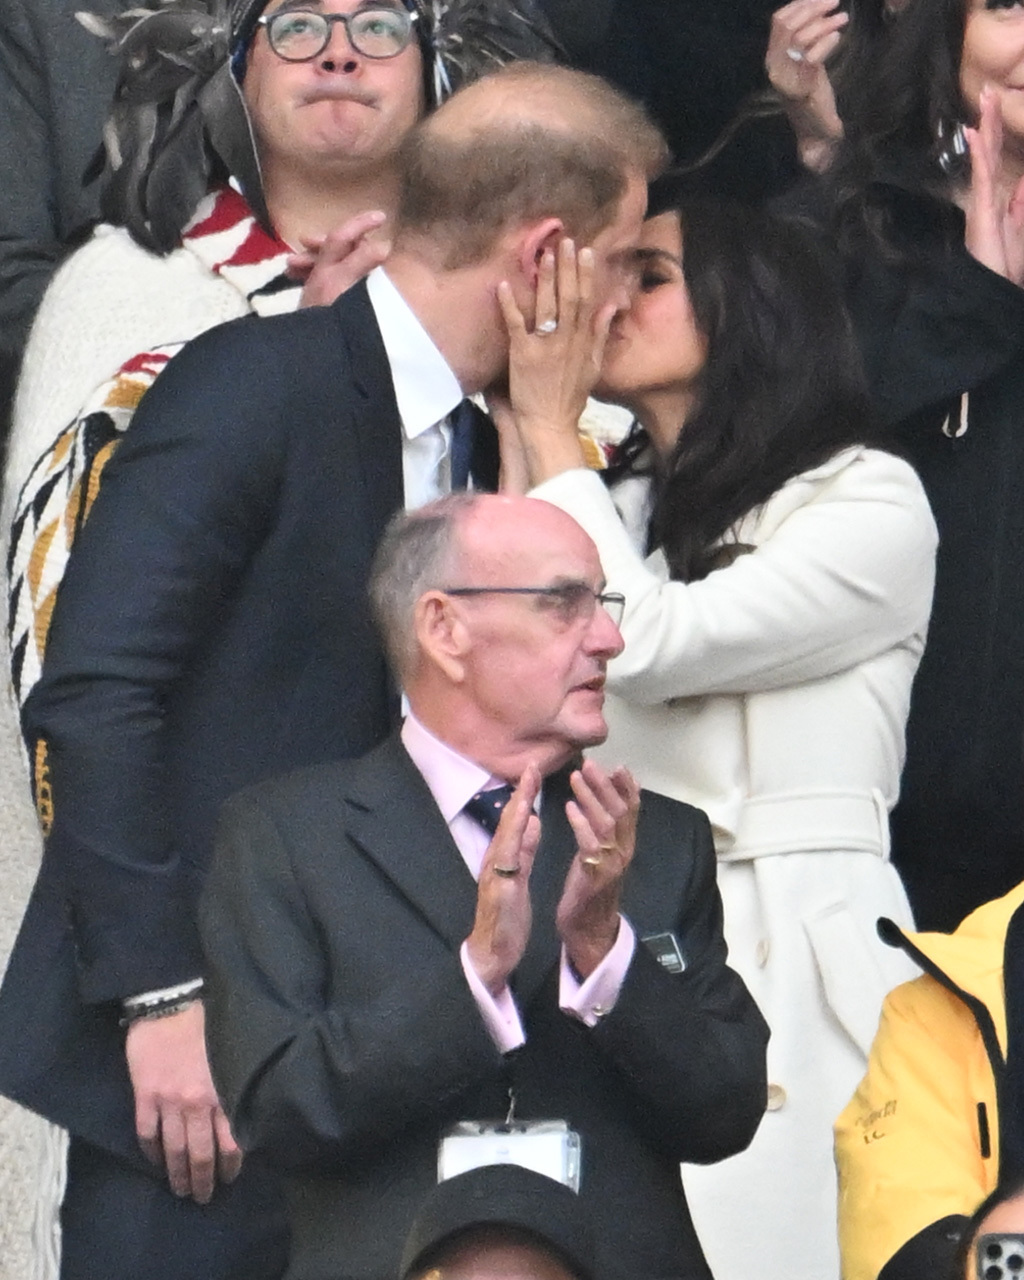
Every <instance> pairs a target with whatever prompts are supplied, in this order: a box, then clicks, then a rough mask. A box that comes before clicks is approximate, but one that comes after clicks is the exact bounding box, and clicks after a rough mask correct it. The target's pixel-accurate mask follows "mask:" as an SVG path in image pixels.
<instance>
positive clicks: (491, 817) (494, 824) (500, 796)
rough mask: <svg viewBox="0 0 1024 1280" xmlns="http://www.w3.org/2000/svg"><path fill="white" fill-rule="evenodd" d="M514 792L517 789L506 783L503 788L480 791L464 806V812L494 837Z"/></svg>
mask: <svg viewBox="0 0 1024 1280" xmlns="http://www.w3.org/2000/svg"><path fill="white" fill-rule="evenodd" d="M514 790H515V787H510V786H509V785H508V784H507V783H506V784H505V786H503V787H492V788H491V789H490V791H478V792H477V793H476V795H475V796H474V797H473V798H472V800H468V801H467V802H466V803H465V804H464V805H463V806H462V812H463V813H468V814H469V816H470V817H471V818H475V819H476V821H477V822H479V823H480V825H481V826H482V827H483V829H484V830H485V831H486V832H488V833H489V834H490V835H492V836H493V835H494V833H495V831H497V829H498V823H499V822H500V821H501V815H502V814H503V813H504V812H505V806H506V805H507V804H508V802H509V801H510V800H511V799H512V792H513V791H514Z"/></svg>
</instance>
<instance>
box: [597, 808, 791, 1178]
mask: <svg viewBox="0 0 1024 1280" xmlns="http://www.w3.org/2000/svg"><path fill="white" fill-rule="evenodd" d="M644 807H646V809H647V810H648V813H647V815H646V817H647V820H646V821H644V822H643V824H642V826H641V828H640V831H639V833H638V839H639V840H644V841H648V840H650V841H657V842H658V845H659V849H660V850H661V851H663V853H664V858H663V860H662V861H663V865H669V863H670V862H675V863H677V864H678V863H679V862H680V861H684V862H685V861H686V860H687V859H688V860H689V863H690V867H691V872H690V875H689V877H688V880H687V883H686V884H685V887H684V888H683V890H682V892H681V894H680V900H681V906H680V909H679V912H678V915H677V918H676V920H675V923H674V930H673V931H674V933H675V936H676V938H677V939H678V942H679V945H680V948H681V950H682V953H683V957H684V959H685V968H684V970H683V971H682V973H675V974H673V973H670V972H669V971H668V970H666V969H665V968H664V967H663V966H662V965H661V964H660V963H659V962H658V960H656V959H655V957H654V956H653V954H652V953H651V952H650V951H649V950H648V948H647V946H646V945H645V944H644V943H643V942H642V941H638V943H637V946H636V950H635V952H634V955H633V960H632V962H631V964H630V966H629V969H628V970H627V972H626V977H625V981H624V982H623V985H622V990H621V991H620V993H619V998H618V1000H617V1001H616V1003H615V1007H614V1008H613V1009H612V1011H611V1012H610V1013H609V1014H608V1016H607V1017H606V1018H604V1019H603V1020H602V1021H601V1022H599V1023H598V1025H597V1026H596V1027H595V1028H594V1029H593V1030H592V1031H591V1032H589V1034H590V1035H591V1036H592V1037H593V1041H594V1044H595V1047H596V1048H597V1049H599V1051H600V1052H602V1053H604V1054H605V1055H607V1057H608V1058H609V1059H610V1060H611V1061H612V1062H613V1063H614V1064H615V1066H616V1068H617V1069H618V1072H619V1074H620V1075H621V1077H622V1079H623V1082H624V1085H625V1086H626V1090H627V1092H628V1097H629V1098H630V1100H631V1102H630V1104H628V1105H630V1107H631V1111H632V1114H633V1118H634V1123H636V1125H637V1126H638V1128H640V1129H641V1130H642V1131H643V1132H644V1133H645V1134H646V1136H647V1138H648V1140H649V1141H650V1142H651V1143H652V1145H654V1146H656V1147H659V1148H661V1149H663V1150H667V1151H668V1152H669V1153H670V1154H671V1155H672V1157H673V1158H674V1159H676V1160H685V1161H688V1162H693V1163H698V1164H702V1163H710V1162H712V1161H715V1160H721V1159H724V1158H725V1157H726V1156H729V1155H733V1154H734V1153H735V1152H737V1151H742V1150H743V1149H744V1148H745V1147H746V1146H747V1145H748V1144H749V1142H750V1141H751V1139H752V1138H753V1136H754V1133H755V1131H756V1129H757V1126H758V1124H759V1123H760V1120H761V1117H762V1116H763V1114H764V1109H765V1099H766V1097H767V1087H768V1086H767V1067H766V1061H765V1049H766V1046H767V1043H768V1027H767V1024H766V1023H765V1021H764V1019H763V1018H762V1016H761V1013H760V1011H759V1010H758V1008H757V1005H756V1004H755V1003H754V1000H753V997H752V996H751V995H750V993H749V992H748V991H747V988H746V986H745V985H744V983H743V981H742V979H741V978H740V977H739V975H738V974H736V973H734V972H733V971H732V970H731V969H730V968H729V967H728V966H727V964H726V959H727V951H726V944H725V938H724V936H723V933H722V904H721V899H720V897H719V894H718V887H717V882H716V862H715V853H714V846H713V844H712V839H711V828H710V826H709V825H708V822H707V819H706V817H705V816H704V814H702V813H699V812H698V811H696V810H693V809H691V808H689V806H685V805H680V804H677V803H676V802H674V801H671V800H667V799H665V798H663V797H661V796H655V795H653V794H651V793H649V792H645V793H644V799H643V807H642V808H641V814H642V815H643V813H644ZM639 847H640V846H639V845H638V848H639ZM688 855H689V857H688ZM626 914H627V915H628V914H629V912H628V910H627V913H626ZM632 923H633V925H634V928H635V929H636V931H637V933H638V934H641V935H642V934H643V932H644V929H643V923H642V921H641V920H639V919H634V920H633V921H632Z"/></svg>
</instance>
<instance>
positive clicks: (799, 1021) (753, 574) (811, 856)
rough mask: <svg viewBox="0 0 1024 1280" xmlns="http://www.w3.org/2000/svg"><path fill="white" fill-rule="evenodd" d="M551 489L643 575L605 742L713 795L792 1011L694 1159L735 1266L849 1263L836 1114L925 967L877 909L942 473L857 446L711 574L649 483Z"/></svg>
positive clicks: (620, 574)
mask: <svg viewBox="0 0 1024 1280" xmlns="http://www.w3.org/2000/svg"><path fill="white" fill-rule="evenodd" d="M534 496H535V497H542V498H546V499H547V500H548V501H550V502H553V503H555V504H556V505H557V506H559V507H561V508H562V509H563V510H565V511H567V512H568V513H569V514H570V515H572V516H574V517H575V518H576V519H577V520H578V521H579V523H580V524H581V525H582V526H583V527H584V528H585V529H586V530H587V532H588V533H589V534H590V535H591V537H592V538H593V539H594V541H595V543H596V544H597V547H598V550H599V552H600V555H601V560H602V564H603V567H604V571H605V574H606V577H607V581H608V587H609V589H611V590H616V591H621V592H623V594H624V595H625V596H626V613H625V617H624V619H623V624H622V632H623V635H624V637H625V639H626V649H625V651H624V653H623V654H622V655H621V656H620V657H619V658H616V659H615V660H614V661H613V662H612V663H611V666H610V669H609V689H610V690H611V691H612V696H610V697H609V703H608V722H609V728H610V733H609V738H608V742H607V744H606V745H605V746H604V747H603V748H602V749H601V750H600V751H599V752H598V753H597V754H598V755H599V757H600V758H602V759H603V760H605V761H606V762H609V763H620V762H624V763H626V764H627V765H629V766H630V768H632V769H633V770H634V772H635V773H636V774H637V775H638V777H639V779H640V781H641V782H642V783H643V785H644V786H645V787H648V788H651V789H653V790H655V791H661V792H663V793H664V794H666V795H670V796H673V797H675V798H677V799H680V800H685V801H688V802H689V803H691V804H694V805H697V806H698V807H700V808H702V809H705V810H706V811H707V813H708V814H709V816H710V818H711V821H712V826H713V828H714V832H715V842H716V848H717V851H718V856H719V887H720V889H721V893H722V899H723V907H724V912H725V933H726V938H727V940H728V943H729V951H730V964H731V965H732V966H733V968H735V969H736V970H737V971H738V972H739V973H740V974H741V975H742V977H743V978H744V980H745V981H746V983H747V985H748V987H749V988H750V990H751V992H752V993H753V995H754V997H755V998H756V999H757V1001H758V1003H759V1004H760V1006H761V1008H762V1011H763V1012H764V1014H765V1016H766V1017H767V1019H768V1022H769V1024H770V1026H771V1028H772V1039H771V1043H770V1045H769V1051H768V1065H769V1080H770V1082H771V1084H770V1088H769V1096H768V1100H767V1112H766V1115H765V1118H764V1121H763V1122H762V1125H761V1128H760V1130H759V1131H758V1134H757V1136H756V1137H755V1139H754V1142H753V1144H752V1146H751V1147H750V1148H749V1150H748V1151H746V1152H744V1153H742V1154H741V1155H739V1156H736V1157H733V1158H732V1159H730V1160H727V1161H725V1162H723V1163H721V1164H719V1165H715V1166H712V1167H709V1168H697V1167H693V1166H687V1167H685V1168H684V1171H683V1174H684V1177H683V1180H684V1183H685V1185H686V1191H687V1198H688V1200H689V1203H690V1207H691V1211H692V1214H693V1219H694V1223H695V1225H696V1227H697V1231H698V1234H699V1235H700V1237H701V1241H702V1243H703V1245H704V1247H705V1251H706V1253H707V1256H708V1261H709V1263H710V1265H711V1270H712V1271H713V1273H714V1275H715V1277H716V1280H741V1277H743V1278H745V1277H748V1276H752V1275H756V1276H758V1277H759V1280H835V1277H837V1276H838V1274H839V1262H838V1248H837V1244H836V1238H835V1217H836V1215H835V1175H834V1169H833V1164H832V1133H831V1126H832V1121H833V1120H834V1119H835V1117H836V1115H837V1114H838V1112H839V1111H840V1110H841V1109H842V1107H843V1106H844V1105H845V1103H846V1101H847V1100H848V1099H849V1097H850V1095H851V1093H852V1092H853V1090H854V1088H855V1086H856V1084H857V1081H858V1080H859V1078H860V1076H861V1074H862V1073H863V1070H864V1066H865V1061H866V1055H867V1051H868V1048H869V1047H870V1044H871V1040H872V1037H873V1036H874V1032H875V1028H876V1025H877V1021H878V1015H879V1011H880V1007H881V1002H882V998H883V996H884V995H885V993H886V992H887V991H888V990H889V989H890V988H891V987H893V986H895V985H896V984H897V983H899V982H901V981H903V980H905V979H906V978H908V977H912V976H915V971H914V969H913V967H912V966H911V964H910V962H909V961H908V960H907V958H906V957H905V956H903V955H902V954H901V953H896V952H893V951H892V950H890V949H889V948H888V947H885V946H883V945H882V943H881V942H880V941H879V939H878V937H877V934H876V932H875V921H876V919H877V917H879V916H882V915H887V916H891V917H892V918H894V919H896V920H897V921H899V922H900V923H901V924H904V925H909V924H910V923H911V915H910V908H909V905H908V903H907V899H906V895H905V894H904V891H903V888H902V885H901V883H900V880H899V877H898V876H897V874H896V871H895V869H894V868H893V867H892V866H891V865H890V863H889V861H888V852H889V836H888V820H887V816H888V811H889V810H890V809H891V808H892V807H893V805H894V804H895V802H896V798H897V793H898V787H899V775H900V769H901V766H902V762H903V754H904V725H905V722H906V717H907V711H908V706H909V699H910V688H911V682H912V680H913V676H914V672H915V670H916V668H917V664H918V661H919V659H920V656H921V652H922V649H923V646H924V641H925V634H926V627H927V621H928V613H929V609H930V605H931V595H932V586H933V578H934V560H935V550H936V543H937V535H936V531H935V525H934V521H933V520H932V516H931V511H930V509H929V506H928V502H927V500H926V498H925V495H924V491H923V489H922V487H921V484H920V482H919V480H918V478H917V476H916V474H915V473H914V471H913V470H912V469H911V468H910V466H908V465H907V464H906V463H905V462H903V461H901V460H900V459H898V458H896V457H893V456H892V455H890V454H887V453H883V452H880V451H877V450H871V449H866V448H851V449H847V450H844V451H843V452H841V453H839V454H837V455H836V456H835V457H833V458H832V459H830V460H829V461H828V462H827V463H825V464H824V465H822V466H819V467H816V468H815V469H813V470H811V471H807V472H805V473H804V474H802V475H799V476H796V477H794V478H793V479H791V480H790V481H788V482H787V483H786V484H785V485H783V486H782V488H781V489H779V490H778V492H776V493H775V494H774V495H773V496H772V497H771V498H770V499H769V500H768V501H767V502H766V503H764V504H763V506H762V507H760V508H759V509H757V510H755V511H753V512H751V513H749V514H748V515H747V516H746V517H744V518H743V519H742V520H741V521H740V522H739V523H738V525H737V526H735V527H734V529H733V530H731V532H730V534H729V536H728V537H727V538H726V539H725V543H726V544H731V543H735V544H736V546H735V547H734V548H733V550H734V552H735V553H736V554H735V556H734V558H732V559H731V562H729V563H727V564H726V565H725V567H723V568H720V569H717V570H716V571H715V572H713V573H711V574H710V575H709V576H708V577H707V578H705V579H704V580H703V581H700V582H694V583H682V582H672V581H669V580H668V574H667V568H666V564H665V560H664V557H663V556H662V555H661V553H660V552H655V553H654V554H653V555H651V556H649V557H647V559H646V560H645V559H644V558H643V557H642V555H641V554H640V553H639V552H638V550H637V546H638V545H640V544H642V541H643V529H644V527H645V525H646V510H645V504H646V488H645V486H644V485H643V484H642V482H639V481H634V480H631V481H627V482H626V483H625V484H624V485H622V486H620V487H619V489H618V490H616V492H615V494H614V501H613V495H611V494H609V492H608V491H607V490H606V489H605V487H604V486H603V485H602V483H601V480H600V479H599V477H597V476H595V475H590V474H587V473H585V472H583V471H572V472H566V473H564V474H563V475H561V476H558V477H556V478H555V479H553V480H551V481H548V482H547V483H545V484H544V485H541V486H539V487H538V488H537V489H535V490H534ZM616 503H617V504H618V505H619V507H620V508H621V510H622V515H623V517H624V518H625V521H626V524H628V525H629V526H630V528H629V529H627V527H626V525H625V524H624V523H623V519H622V518H620V514H619V511H618V510H617V509H616V505H615V504H616ZM684 946H685V942H684Z"/></svg>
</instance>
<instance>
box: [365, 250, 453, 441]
mask: <svg viewBox="0 0 1024 1280" xmlns="http://www.w3.org/2000/svg"><path fill="white" fill-rule="evenodd" d="M366 289H367V292H368V293H369V295H370V304H371V306H372V307H373V311H374V314H375V315H376V317H377V324H378V326H379V327H380V336H381V338H382V339H383V342H384V350H385V351H386V352H387V357H388V364H389V365H390V366H391V380H392V382H393V383H394V387H395V400H396V402H397V404H398V415H399V417H400V418H401V420H402V430H403V431H404V432H405V436H406V439H408V440H414V439H415V438H416V437H417V436H419V435H422V434H423V432H424V431H427V430H429V429H430V428H431V427H433V426H435V425H436V424H437V423H438V422H441V421H442V420H443V419H444V418H447V416H448V414H450V413H451V411H452V410H453V409H454V408H455V407H456V405H458V404H459V403H461V401H462V399H463V394H462V388H461V387H460V386H459V383H458V379H457V378H456V377H455V374H454V373H452V371H451V369H450V368H449V367H448V363H447V361H446V360H445V358H444V356H443V355H442V354H441V353H440V351H438V349H437V347H436V346H435V345H434V342H433V340H432V339H431V337H430V335H429V334H428V333H427V331H426V329H424V327H423V326H422V325H421V324H420V322H419V320H418V319H417V318H416V315H415V313H414V312H413V310H412V308H411V307H410V306H409V304H408V303H407V302H406V300H405V299H404V298H403V297H402V295H401V294H400V293H399V292H398V290H397V289H396V288H395V286H394V284H392V282H391V280H390V278H389V277H388V275H387V272H386V271H385V270H384V268H383V267H375V268H374V269H373V270H372V271H371V272H370V274H369V275H368V276H367V277H366Z"/></svg>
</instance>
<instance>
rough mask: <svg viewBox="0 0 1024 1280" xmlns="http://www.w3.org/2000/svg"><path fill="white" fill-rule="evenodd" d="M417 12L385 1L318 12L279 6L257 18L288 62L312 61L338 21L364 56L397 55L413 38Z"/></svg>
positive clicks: (352, 44)
mask: <svg viewBox="0 0 1024 1280" xmlns="http://www.w3.org/2000/svg"><path fill="white" fill-rule="evenodd" d="M416 17H417V15H416V14H414V13H409V12H408V10H406V9H393V8H391V7H390V6H384V5H382V6H381V7H380V8H378V9H359V10H357V11H356V12H355V13H316V12H314V11H313V10H312V9H278V10H277V12H276V13H271V14H268V15H264V16H263V17H261V18H257V19H256V22H257V25H258V26H261V27H265V28H266V32H267V40H268V41H269V43H270V47H271V49H273V51H274V52H275V53H276V54H277V56H278V57H279V58H283V59H284V61H285V62H308V61H309V60H310V59H311V58H316V57H319V55H320V54H321V53H323V51H324V50H325V49H326V48H327V46H328V45H329V44H330V43H331V30H332V27H333V24H334V23H335V22H340V23H341V25H342V26H343V27H344V28H345V33H346V34H347V36H348V42H349V44H350V45H351V46H352V48H353V49H355V51H356V53H361V54H362V55H363V57H364V58H397V57H398V55H399V54H400V53H401V52H402V50H403V49H405V48H407V47H408V44H409V41H410V40H411V39H412V24H413V23H414V22H415V21H416Z"/></svg>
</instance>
